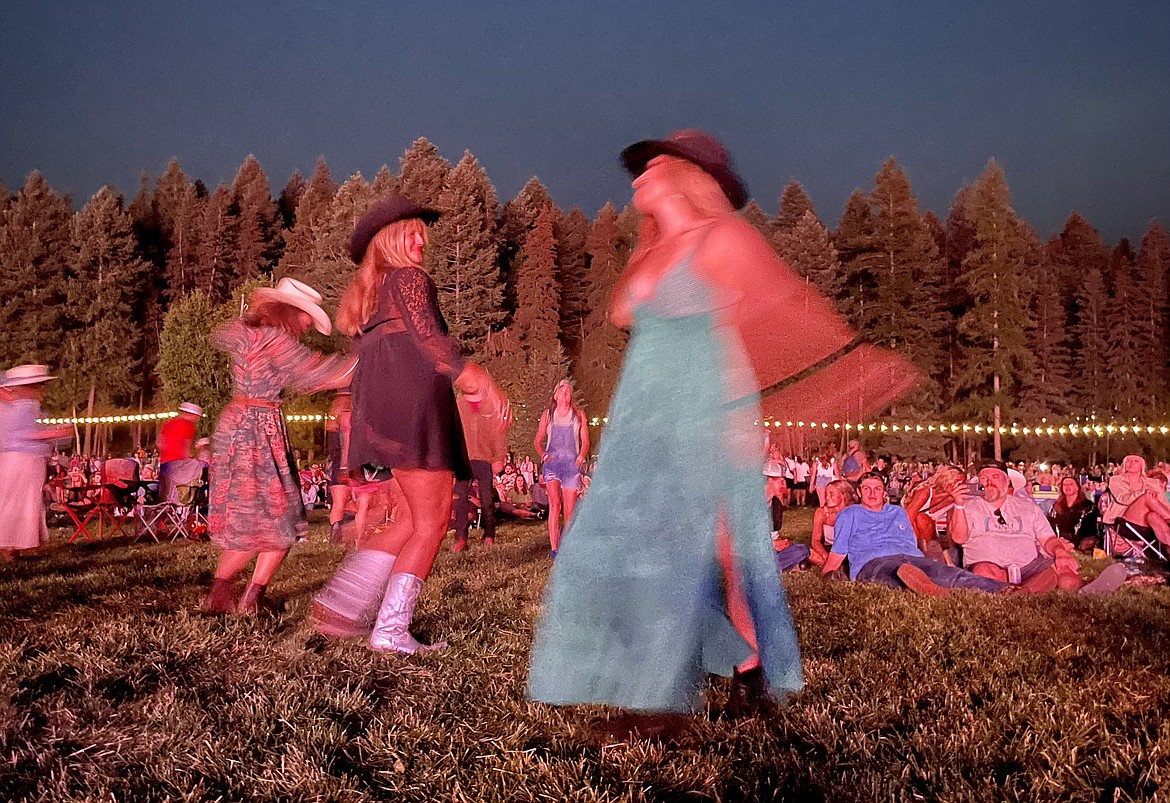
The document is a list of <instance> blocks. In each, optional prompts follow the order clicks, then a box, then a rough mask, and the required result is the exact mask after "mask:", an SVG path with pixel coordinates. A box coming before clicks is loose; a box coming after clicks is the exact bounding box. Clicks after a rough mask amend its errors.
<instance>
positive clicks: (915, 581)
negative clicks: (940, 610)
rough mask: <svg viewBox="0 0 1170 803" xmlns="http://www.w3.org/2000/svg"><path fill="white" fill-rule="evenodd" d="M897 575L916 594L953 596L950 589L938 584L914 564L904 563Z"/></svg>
mask: <svg viewBox="0 0 1170 803" xmlns="http://www.w3.org/2000/svg"><path fill="white" fill-rule="evenodd" d="M897 575H898V579H899V580H901V581H902V582H903V583H904V584H905V585H906V588H908V589H910V590H911V591H913V592H914V593H915V594H922V595H923V596H927V597H949V596H950V595H951V592H950V589H947V588H943V587H942V586H940V585H938V584H936V583H935V582H934V581H933V580H931V579H930V578H929V577H927V576H926V572H924V571H922V569H919V568H918V567H917V566H915V565H914V564H912V563H903V564H902V565H901V566H899V567H898V571H897Z"/></svg>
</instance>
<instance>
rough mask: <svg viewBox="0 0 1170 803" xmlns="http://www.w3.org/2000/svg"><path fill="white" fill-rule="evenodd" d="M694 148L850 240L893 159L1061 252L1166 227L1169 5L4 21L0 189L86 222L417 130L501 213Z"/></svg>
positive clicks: (686, 6) (607, 189)
mask: <svg viewBox="0 0 1170 803" xmlns="http://www.w3.org/2000/svg"><path fill="white" fill-rule="evenodd" d="M680 127H697V128H705V129H708V130H710V131H712V132H714V133H716V134H717V135H719V136H720V137H721V138H723V139H724V141H725V142H726V143H727V145H728V147H729V149H730V150H731V152H732V153H733V155H734V156H735V158H736V160H737V162H738V164H739V166H740V168H741V170H742V172H743V174H744V175H745V177H746V178H747V181H748V184H749V186H750V187H751V188H752V190H753V193H754V195H755V196H756V198H757V199H759V200H760V203H761V204H762V205H763V206H764V208H765V209H767V210H769V211H772V210H774V209H775V206H776V201H777V198H778V197H779V193H780V190H781V188H782V187H783V185H784V184H785V182H787V181H788V180H789V179H791V178H797V179H799V180H800V181H801V182H802V183H803V184H804V185H805V187H806V188H807V189H808V191H809V194H810V195H811V196H812V199H813V201H814V203H815V204H816V206H817V209H818V212H819V213H820V215H821V217H822V219H824V220H825V221H826V222H827V223H829V224H830V225H834V224H835V222H836V220H837V218H838V217H839V215H840V213H841V209H842V206H843V204H844V201H845V198H846V197H847V196H848V194H849V192H850V191H852V189H853V188H854V187H858V186H860V187H862V188H863V189H869V188H870V187H871V186H872V181H873V176H874V174H875V173H876V172H877V170H878V169H879V168H880V166H881V162H882V161H883V160H884V159H885V158H886V157H888V156H890V155H893V156H895V157H896V158H897V159H898V161H899V162H900V163H901V164H902V165H903V166H904V167H905V169H906V170H907V172H908V173H909V174H910V178H911V180H912V182H913V184H914V188H915V190H916V192H917V194H918V197H919V200H920V201H921V202H922V204H923V206H924V207H927V208H931V209H934V210H936V212H938V213H939V214H940V216H945V214H946V210H947V207H948V206H949V204H950V200H951V198H952V196H953V195H954V193H955V191H956V190H957V189H958V188H959V186H961V184H962V183H963V182H965V181H970V180H973V179H974V178H975V177H976V176H978V174H979V173H980V171H981V170H982V169H983V166H984V164H985V163H986V161H987V159H988V158H989V157H991V156H994V157H996V158H997V159H998V160H999V161H1000V162H1001V164H1002V165H1003V166H1004V169H1005V170H1006V172H1007V178H1008V182H1009V184H1010V186H1011V188H1012V191H1013V194H1014V198H1015V203H1016V207H1017V210H1018V211H1019V212H1020V213H1021V214H1023V215H1024V216H1025V217H1027V218H1028V219H1029V220H1031V221H1032V222H1033V224H1034V225H1035V226H1036V227H1037V228H1038V229H1039V230H1040V231H1041V233H1042V234H1047V233H1049V232H1052V231H1055V230H1058V229H1059V228H1060V226H1061V225H1062V223H1063V221H1064V219H1065V218H1066V217H1067V216H1068V214H1069V212H1070V211H1071V210H1074V209H1075V210H1078V211H1080V212H1081V213H1082V214H1084V215H1085V216H1086V217H1088V218H1089V220H1090V221H1092V222H1093V223H1094V224H1095V225H1097V226H1098V228H1100V229H1101V231H1102V233H1103V234H1104V235H1105V236H1106V238H1108V239H1110V240H1113V239H1116V238H1118V237H1124V236H1128V237H1131V238H1138V237H1140V236H1141V233H1142V232H1143V231H1144V230H1145V228H1146V225H1147V223H1148V222H1149V220H1150V218H1152V217H1159V218H1161V219H1162V221H1163V222H1164V223H1167V224H1170V3H1167V2H1166V0H1150V2H1083V1H1082V0H1071V1H1067V2H1050V3H1022V2H939V1H938V0H935V2H920V3H919V2H880V3H879V2H872V3H866V2H860V1H858V2H830V1H828V0H825V1H822V2H815V3H792V2H780V1H779V0H775V1H773V2H753V3H748V2H727V1H725V0H718V1H717V0H708V2H690V0H673V1H672V2H659V3H637V2H612V3H611V2H586V3H569V2H563V3H562V2H533V3H519V2H506V1H505V2H499V3H491V2H482V0H480V2H458V3H456V2H440V1H438V0H436V1H435V2H426V3H422V2H418V3H407V2H386V0H381V2H343V3H326V2H318V3H314V4H305V3H291V2H287V3H279V4H277V3H256V2H246V0H236V2H231V3H221V2H188V3H183V2H177V3H174V4H166V3H154V2H145V1H144V0H143V1H140V2H137V3H128V2H111V1H110V0H106V1H105V2H101V3H85V2H46V0H8V2H5V3H4V21H3V24H2V25H0V178H2V179H3V181H4V182H5V184H7V185H8V187H9V188H10V189H15V188H16V187H19V185H20V184H21V183H23V180H24V177H25V176H26V175H27V174H28V172H29V171H30V170H32V169H34V168H39V169H40V170H42V171H43V172H44V173H45V175H46V176H47V177H48V179H49V181H50V182H52V183H53V185H54V186H55V187H57V188H58V189H59V190H61V191H64V192H71V193H73V194H74V195H75V196H76V197H77V198H79V199H82V200H84V198H85V197H87V196H88V195H89V194H91V193H92V192H94V191H95V190H96V189H97V188H98V187H99V186H101V185H102V184H104V183H107V182H111V183H113V184H115V185H116V186H117V187H118V188H119V189H121V190H122V191H123V192H125V193H126V194H127V195H132V194H133V193H134V191H135V188H136V185H137V176H138V174H139V172H140V171H142V170H147V171H149V172H151V173H152V174H153V175H157V174H158V173H160V172H161V171H162V170H163V169H165V167H166V163H167V161H168V160H169V159H170V157H171V156H172V155H173V156H177V157H178V158H179V159H180V161H181V162H182V164H183V167H184V168H185V169H186V171H187V172H188V174H190V175H192V176H195V177H199V178H202V179H203V180H204V181H205V182H206V183H207V184H208V185H210V186H214V185H215V184H216V183H218V182H220V181H230V180H231V179H232V177H233V176H234V174H235V170H236V168H237V167H238V166H239V164H240V162H242V161H243V159H244V157H245V156H246V155H247V154H248V153H254V154H255V155H256V156H257V158H259V159H260V162H261V164H263V166H264V168H265V170H266V172H267V173H268V176H269V180H270V182H271V183H272V185H273V190H274V192H278V191H279V189H280V188H281V187H282V186H283V185H284V182H285V181H286V179H287V178H288V176H289V175H290V174H291V173H292V171H293V170H294V169H300V170H301V171H302V172H303V173H306V174H307V173H308V172H309V171H311V170H312V167H313V162H314V161H315V159H316V157H317V155H318V154H324V155H325V157H326V158H327V159H328V161H329V164H330V166H331V167H332V169H333V172H334V176H335V177H345V176H348V175H349V174H350V173H352V172H353V171H355V170H360V171H362V173H363V174H365V175H366V176H367V177H372V176H373V174H374V172H375V171H377V169H378V168H379V167H380V166H381V165H382V164H383V163H389V164H390V165H391V167H392V168H397V163H398V158H399V157H400V156H401V155H402V152H403V151H404V150H405V149H406V148H407V147H408V146H409V144H410V143H411V141H412V140H414V139H415V138H416V137H418V136H420V135H421V136H426V137H427V138H429V139H430V140H431V141H432V142H434V143H435V145H436V146H438V148H439V149H440V150H441V151H442V152H443V153H444V155H446V156H447V157H448V158H450V159H451V160H452V161H454V160H456V159H458V158H459V156H460V155H461V154H462V152H463V150H464V149H469V150H471V151H472V152H473V153H474V154H475V155H476V156H477V157H478V158H479V160H480V162H481V163H482V164H483V165H484V166H485V167H486V169H487V171H488V174H489V175H490V177H491V179H492V180H493V182H494V183H495V185H496V187H497V189H498V191H499V193H500V195H501V197H502V198H503V199H507V198H509V197H511V196H512V195H513V194H514V193H515V192H516V191H517V190H518V189H519V188H520V187H521V186H522V185H523V183H524V181H525V180H526V179H527V178H528V177H529V176H531V175H534V174H535V175H538V176H539V177H540V178H541V180H543V181H544V182H545V184H546V185H547V186H548V187H549V189H550V191H551V192H552V195H553V197H554V198H555V199H556V201H557V202H558V203H559V204H561V205H562V206H564V207H566V208H567V207H568V206H570V205H572V204H578V205H580V206H582V207H583V208H584V209H585V210H586V212H588V213H589V214H592V213H593V212H595V211H596V209H597V208H598V207H599V206H600V205H601V204H602V203H603V202H604V201H605V199H607V198H613V199H614V200H615V201H617V202H619V204H621V203H624V202H625V201H626V200H628V198H629V195H630V191H629V186H628V183H627V181H626V178H625V176H624V174H623V173H622V171H621V169H620V168H619V166H618V164H617V161H616V157H617V154H618V152H619V151H620V150H621V148H622V147H624V146H625V145H627V144H628V143H630V142H632V141H634V140H637V139H641V138H644V137H647V136H659V135H663V134H666V133H668V132H669V131H671V130H672V129H675V128H680Z"/></svg>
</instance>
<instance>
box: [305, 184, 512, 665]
mask: <svg viewBox="0 0 1170 803" xmlns="http://www.w3.org/2000/svg"><path fill="white" fill-rule="evenodd" d="M437 218H438V213H437V212H435V211H433V210H430V209H424V208H422V207H420V206H417V205H416V204H414V203H413V202H411V201H410V200H408V199H407V198H404V197H402V196H390V197H388V198H386V199H384V200H383V201H381V202H379V203H378V204H377V205H376V206H375V207H374V208H373V209H371V210H370V212H369V213H368V214H367V215H366V216H365V217H364V218H363V219H362V220H361V222H360V223H359V224H358V226H357V228H356V229H355V230H354V234H353V238H352V240H351V242H350V256H351V257H352V258H353V261H354V263H355V264H357V265H358V266H359V268H358V275H357V278H355V279H354V281H353V282H352V283H351V284H350V286H349V288H347V289H346V291H345V295H344V297H343V298H342V301H341V309H340V310H339V311H338V314H337V321H338V326H339V328H341V329H342V330H343V331H345V332H346V333H347V334H351V335H354V336H356V337H357V342H358V348H359V355H360V363H359V367H358V370H357V373H356V374H355V375H354V380H353V413H352V419H351V423H350V447H349V448H350V451H349V469H350V472H351V475H355V476H356V475H357V474H359V473H362V472H365V473H367V474H372V475H374V476H377V475H385V474H386V473H387V472H389V473H390V474H391V475H392V476H393V478H394V479H395V480H397V482H398V484H399V487H400V488H401V491H402V498H403V499H404V501H405V503H406V504H405V506H404V507H405V508H406V510H405V511H403V513H405V514H406V515H402V516H395V519H396V521H395V522H394V523H393V524H392V526H390V527H388V528H386V529H384V530H383V531H382V532H380V533H378V534H376V535H374V536H373V537H364V534H359V536H358V537H359V538H361V539H362V540H361V541H360V545H359V548H358V549H357V550H355V551H354V552H352V553H350V555H349V556H348V557H347V558H346V560H345V561H344V562H343V563H342V565H341V566H340V567H339V568H338V570H337V573H336V574H335V575H334V577H333V579H332V580H331V581H330V582H329V584H328V585H327V586H326V587H325V588H324V589H323V590H322V592H321V593H320V594H318V595H317V598H316V600H315V603H316V605H315V618H316V619H317V624H318V628H319V629H321V630H322V631H323V632H324V631H325V630H328V631H330V632H333V633H338V634H342V633H352V634H356V633H360V632H365V631H367V630H368V628H369V620H370V619H372V618H373V614H374V612H375V611H376V612H377V619H376V621H375V623H374V626H373V632H372V633H371V634H370V647H371V648H372V649H374V650H377V651H382V652H401V653H414V652H419V651H424V650H431V649H437V648H439V647H441V646H443V645H442V644H435V645H431V646H426V645H423V644H421V643H419V642H418V641H417V640H415V638H414V637H413V636H412V635H411V634H410V631H409V626H410V620H411V618H412V617H413V615H414V607H415V603H416V602H417V600H418V596H419V593H420V591H421V590H422V586H423V583H424V582H425V580H426V577H427V576H428V575H429V574H430V571H431V564H432V563H434V560H435V555H436V554H437V553H438V550H439V545H440V544H441V543H442V541H443V536H444V535H446V532H447V524H448V522H450V520H451V492H452V486H453V482H454V479H455V478H456V477H457V478H459V479H468V480H470V479H471V478H472V475H471V467H470V463H469V461H468V457H467V447H466V446H465V444H464V441H463V427H462V424H461V423H460V419H459V413H458V410H457V408H456V404H455V390H456V389H458V390H459V391H460V392H461V393H463V394H464V395H465V396H466V399H467V401H468V402H469V403H470V404H471V406H472V408H473V410H474V411H475V413H476V414H479V415H485V416H488V417H490V418H494V419H495V420H496V421H497V422H498V423H499V425H500V426H501V427H502V426H506V424H507V421H508V420H509V419H510V418H511V412H510V409H509V406H508V400H507V398H506V397H505V396H504V395H503V393H501V392H500V390H499V388H497V387H496V384H495V383H494V382H493V381H492V379H491V377H490V376H489V375H488V373H487V371H485V370H484V369H483V368H481V367H479V366H478V365H476V364H474V363H471V362H467V361H466V360H464V359H463V356H462V354H461V353H460V349H459V344H458V342H456V341H455V339H454V338H452V337H450V336H449V335H448V334H447V325H446V323H445V322H444V320H443V316H442V313H440V311H439V304H438V294H437V290H436V288H435V282H434V280H433V279H431V277H430V276H429V275H428V274H427V273H426V271H424V270H423V269H422V261H423V249H424V248H425V247H426V245H427V228H426V225H425V223H426V222H433V221H434V220H436V219H437ZM383 592H384V593H383ZM379 603H381V605H380V607H379Z"/></svg>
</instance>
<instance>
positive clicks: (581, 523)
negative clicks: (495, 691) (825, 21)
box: [528, 131, 803, 739]
mask: <svg viewBox="0 0 1170 803" xmlns="http://www.w3.org/2000/svg"><path fill="white" fill-rule="evenodd" d="M623 159H624V161H625V164H626V165H627V167H628V168H629V169H630V171H631V173H632V174H633V175H634V176H635V180H634V182H633V186H634V206H635V207H636V208H637V209H638V211H639V212H641V213H642V215H643V217H642V224H641V225H642V228H641V231H640V233H639V236H638V244H637V248H636V249H635V251H634V253H633V254H631V256H630V261H629V267H628V268H627V270H626V272H625V274H624V275H623V276H622V278H621V280H620V282H619V284H618V287H617V289H616V291H615V293H614V300H613V304H612V307H611V310H610V319H611V321H612V322H613V323H615V324H616V325H618V326H620V327H623V328H629V327H631V324H632V332H631V339H630V343H629V346H628V348H627V349H626V352H625V357H624V365H623V367H622V373H621V378H620V380H619V383H618V386H617V390H616V392H615V394H614V397H613V401H612V404H611V406H610V410H609V416H608V417H609V429H608V431H607V433H606V437H605V439H604V440H603V441H602V446H601V454H600V456H599V458H598V461H597V470H596V473H595V474H594V476H593V481H592V486H591V489H590V492H589V495H588V496H587V497H585V499H584V501H583V502H582V505H581V508H580V509H579V510H578V511H577V513H576V519H575V521H574V523H573V530H572V535H571V536H570V537H569V538H567V539H565V542H564V544H563V546H562V549H561V553H560V557H559V558H558V559H557V561H556V563H555V564H554V566H553V570H552V576H551V578H550V580H549V584H548V586H547V587H546V589H545V595H544V602H543V604H542V606H541V616H540V621H539V623H538V625H537V630H536V639H535V642H534V645H533V650H532V664H531V671H530V675H529V682H528V693H529V696H530V697H531V698H532V699H534V700H538V701H543V702H547V703H552V704H556V705H571V704H583V703H602V704H608V705H612V706H615V707H618V708H620V709H625V713H623V714H622V715H620V716H618V717H616V718H615V719H614V720H612V721H610V722H609V724H608V725H607V726H605V734H604V736H605V738H607V739H624V738H631V737H633V738H638V737H655V736H665V737H669V736H671V735H673V734H674V733H677V732H678V731H679V730H680V729H681V728H682V727H684V726H685V722H686V720H685V714H686V713H688V712H690V711H693V710H694V708H695V706H696V704H697V697H698V692H699V689H700V677H701V674H702V672H703V671H708V672H714V673H718V674H725V675H726V674H732V673H733V670H734V671H735V675H736V679H735V685H734V690H733V700H735V701H739V702H740V703H743V704H744V705H745V707H746V706H753V707H754V706H762V705H764V704H765V703H766V699H767V696H768V692H769V690H770V691H771V692H772V693H775V694H781V693H784V692H789V691H795V690H796V689H799V688H800V687H801V685H802V682H803V680H802V672H801V666H800V655H799V650H798V648H797V643H796V636H795V631H794V630H793V626H792V619H791V616H790V614H789V611H788V605H787V601H786V599H785V595H784V591H783V589H782V587H781V585H780V583H779V579H778V576H777V574H776V562H775V553H774V550H773V549H772V545H771V539H770V538H769V537H768V533H769V527H768V521H767V517H766V515H765V513H764V510H763V506H762V505H761V504H760V497H761V495H762V494H761V492H762V490H763V488H762V486H763V479H762V477H761V475H760V467H759V451H758V448H759V447H758V444H759V440H758V434H757V431H756V428H755V427H754V426H753V422H754V421H755V420H757V419H758V418H759V406H758V405H759V396H758V394H757V391H756V389H757V388H758V384H757V383H756V377H755V375H753V372H752V367H751V363H750V362H749V361H748V360H747V358H746V356H745V354H744V352H743V346H742V345H741V341H739V340H738V339H737V338H738V337H739V335H738V334H737V333H735V332H733V331H731V330H730V329H729V328H728V326H729V325H730V324H731V322H732V321H735V322H737V323H742V322H743V321H745V320H747V319H748V316H747V315H746V313H747V312H748V310H747V309H746V308H743V307H741V308H739V309H732V308H731V307H729V306H727V301H726V299H729V298H730V299H735V300H736V301H738V302H740V303H741V304H745V303H750V302H752V301H754V300H756V299H759V298H760V297H761V293H760V292H748V288H747V286H746V285H747V284H748V283H749V281H748V277H751V278H752V279H753V280H754V279H755V278H756V277H761V278H762V276H765V275H766V276H768V278H769V279H774V278H776V277H775V274H779V273H782V272H785V271H786V269H785V268H784V267H783V266H782V265H781V264H780V263H779V261H778V260H777V258H776V257H775V254H774V252H773V251H772V249H771V247H770V246H768V244H767V243H766V242H765V241H764V240H763V238H762V237H761V236H760V235H759V233H758V232H756V230H755V229H754V228H752V227H751V225H749V224H748V223H747V222H746V221H744V220H742V219H740V218H739V217H737V216H736V215H735V214H734V210H735V209H737V208H739V207H742V206H743V204H744V203H745V202H746V199H747V193H746V190H745V188H744V187H743V184H742V181H741V180H740V179H739V177H738V176H737V175H736V174H735V172H734V170H733V168H732V167H731V163H730V160H729V158H728V156H727V154H726V151H724V149H723V146H722V145H721V144H720V143H719V142H717V141H716V140H715V139H714V138H712V137H710V136H709V135H706V134H703V133H701V132H694V131H680V132H678V133H676V134H674V135H672V136H671V137H670V138H669V139H666V140H649V141H646V142H641V143H638V144H636V145H633V146H631V147H630V148H627V149H626V151H625V152H624V153H623ZM736 274H738V275H736ZM763 287H766V283H765V282H764V281H761V283H760V286H759V287H757V288H756V290H757V291H758V290H760V289H762V288H763ZM763 295H766V293H764V294H763ZM725 315H727V316H732V315H739V316H741V317H738V318H731V317H723V316H725ZM745 328H758V327H755V326H754V322H753V324H752V326H750V327H749V326H745ZM729 396H730V398H731V399H733V400H734V401H733V402H732V405H730V408H729V406H728V404H727V402H728V397H729ZM558 406H559V407H562V408H563V407H564V406H565V405H563V404H559V405H558ZM729 410H730V411H729ZM549 415H550V417H552V415H553V414H552V412H551V411H550V414H549ZM562 420H563V419H562ZM570 421H571V419H570ZM555 422H556V419H555V418H554V420H553V423H555ZM562 426H563V424H562ZM537 445H538V446H541V447H544V446H546V443H545V442H542V441H541V439H540V438H538V439H537ZM664 489H668V490H664ZM721 611H726V612H727V613H726V614H723V613H721Z"/></svg>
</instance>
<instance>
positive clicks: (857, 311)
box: [833, 190, 881, 332]
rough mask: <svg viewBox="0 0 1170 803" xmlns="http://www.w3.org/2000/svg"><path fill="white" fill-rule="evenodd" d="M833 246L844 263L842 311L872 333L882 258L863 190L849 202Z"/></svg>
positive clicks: (852, 322) (854, 324) (858, 328)
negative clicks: (877, 276) (878, 275)
mask: <svg viewBox="0 0 1170 803" xmlns="http://www.w3.org/2000/svg"><path fill="white" fill-rule="evenodd" d="M833 245H834V247H836V249H837V258H838V259H839V260H840V261H841V273H842V285H843V289H842V295H841V296H840V300H841V309H842V311H843V312H844V313H845V315H846V317H848V318H849V323H850V325H851V326H852V327H853V328H854V330H856V331H858V332H868V331H869V330H870V329H871V328H872V327H873V324H874V320H873V316H874V310H875V307H874V301H875V299H876V296H877V279H876V275H877V273H878V271H879V270H880V262H881V257H880V255H879V254H878V245H877V238H876V235H875V229H874V219H873V210H872V208H871V207H870V202H869V199H868V198H867V197H866V196H865V194H864V193H863V192H862V191H861V190H854V191H853V193H852V194H851V195H850V196H849V200H847V201H846V202H845V211H844V212H843V213H842V214H841V220H840V221H838V223H837V230H836V231H835V232H834V233H833Z"/></svg>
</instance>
